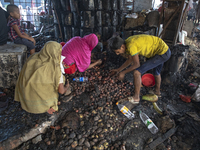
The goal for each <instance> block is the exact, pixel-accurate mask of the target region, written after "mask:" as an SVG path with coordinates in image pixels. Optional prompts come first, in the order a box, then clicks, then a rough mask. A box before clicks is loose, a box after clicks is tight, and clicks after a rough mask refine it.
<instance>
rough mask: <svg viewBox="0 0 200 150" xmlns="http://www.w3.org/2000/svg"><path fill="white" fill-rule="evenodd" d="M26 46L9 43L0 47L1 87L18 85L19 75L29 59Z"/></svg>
mask: <svg viewBox="0 0 200 150" xmlns="http://www.w3.org/2000/svg"><path fill="white" fill-rule="evenodd" d="M26 51H27V47H26V46H25V45H20V44H14V43H9V44H5V45H2V46H0V64H1V65H0V87H3V88H9V87H11V86H14V85H15V84H16V81H17V78H18V76H19V73H20V71H21V69H22V67H23V64H24V63H25V61H26V59H27V53H26Z"/></svg>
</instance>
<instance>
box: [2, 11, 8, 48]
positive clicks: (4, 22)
mask: <svg viewBox="0 0 200 150" xmlns="http://www.w3.org/2000/svg"><path fill="white" fill-rule="evenodd" d="M8 16H9V13H7V12H6V11H5V10H3V9H2V8H1V7H0V18H1V21H0V45H4V44H6V43H7V39H8V27H7V18H8Z"/></svg>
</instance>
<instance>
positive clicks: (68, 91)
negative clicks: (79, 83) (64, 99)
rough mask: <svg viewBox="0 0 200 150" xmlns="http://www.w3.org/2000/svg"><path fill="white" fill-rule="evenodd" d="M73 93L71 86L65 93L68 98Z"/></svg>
mask: <svg viewBox="0 0 200 150" xmlns="http://www.w3.org/2000/svg"><path fill="white" fill-rule="evenodd" d="M71 93H72V86H71V85H70V86H69V88H68V89H67V91H66V92H65V94H64V95H65V96H68V95H69V94H71Z"/></svg>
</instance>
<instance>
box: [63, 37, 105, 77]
mask: <svg viewBox="0 0 200 150" xmlns="http://www.w3.org/2000/svg"><path fill="white" fill-rule="evenodd" d="M97 44H98V38H97V36H96V35H95V34H89V35H86V36H84V37H83V38H81V37H79V36H76V37H74V38H72V39H70V40H69V41H68V42H67V43H66V44H65V45H64V46H63V48H62V56H64V57H65V58H64V60H63V62H62V63H63V66H64V70H65V73H66V74H73V73H75V72H76V70H77V69H78V71H79V72H84V71H85V70H87V69H90V68H92V67H94V66H96V65H100V64H101V63H102V61H101V60H98V61H96V62H94V63H92V64H90V63H91V60H90V59H91V51H92V50H93V49H94V48H95V46H96V45H97Z"/></svg>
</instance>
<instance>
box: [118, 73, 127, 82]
mask: <svg viewBox="0 0 200 150" xmlns="http://www.w3.org/2000/svg"><path fill="white" fill-rule="evenodd" d="M124 76H125V73H124V72H120V73H119V76H118V79H119V80H124Z"/></svg>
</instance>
